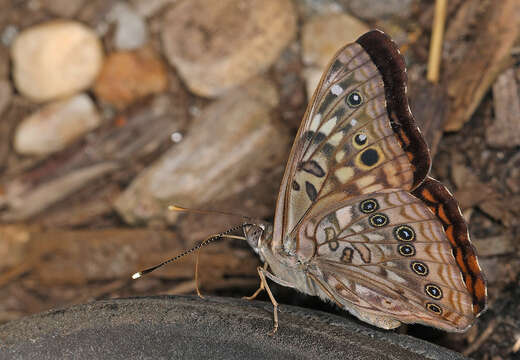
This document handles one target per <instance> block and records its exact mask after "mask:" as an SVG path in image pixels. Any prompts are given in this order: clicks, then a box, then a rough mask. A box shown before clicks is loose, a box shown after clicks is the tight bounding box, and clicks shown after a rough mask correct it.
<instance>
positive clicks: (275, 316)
mask: <svg viewBox="0 0 520 360" xmlns="http://www.w3.org/2000/svg"><path fill="white" fill-rule="evenodd" d="M264 268H266V266H265V265H264ZM264 268H261V267H258V275H259V276H260V279H261V281H262V285H260V286H261V287H263V288H265V291H267V295H269V299H271V303H272V304H273V322H274V325H273V330H271V331H270V332H269V335H271V336H272V335H274V334H275V333H276V331H278V302H277V301H276V300H275V298H274V296H273V293H272V292H271V289H270V288H269V285H268V284H267V280H266V278H265V274H266V273H267V274H269V273H268V272H267V270H265V269H264Z"/></svg>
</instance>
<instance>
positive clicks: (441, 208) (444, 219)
mask: <svg viewBox="0 0 520 360" xmlns="http://www.w3.org/2000/svg"><path fill="white" fill-rule="evenodd" d="M437 215H438V216H439V218H440V219H441V220H442V222H443V223H444V224H449V223H450V219H448V216H447V215H446V211H445V210H444V205H440V206H439V210H438V214H437Z"/></svg>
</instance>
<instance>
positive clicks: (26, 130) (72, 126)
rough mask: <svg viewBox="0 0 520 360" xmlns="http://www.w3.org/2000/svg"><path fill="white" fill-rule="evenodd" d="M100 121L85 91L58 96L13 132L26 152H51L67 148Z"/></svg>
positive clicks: (17, 147)
mask: <svg viewBox="0 0 520 360" xmlns="http://www.w3.org/2000/svg"><path fill="white" fill-rule="evenodd" d="M100 122H101V118H100V116H99V115H98V112H97V110H96V107H95V105H94V103H93V102H92V100H91V99H90V97H88V96H87V95H86V94H79V95H76V96H73V97H71V98H68V99H64V100H58V101H55V102H52V103H50V104H47V105H45V106H44V107H42V108H41V109H39V110H38V111H36V112H35V113H33V114H32V115H30V116H29V117H27V118H25V119H23V120H22V122H21V123H20V125H19V126H18V128H17V129H16V132H15V134H14V148H15V150H16V151H17V152H18V153H20V154H23V155H39V156H43V155H48V154H51V153H54V152H57V151H60V150H62V149H64V148H65V147H66V146H67V145H68V144H70V143H72V142H73V141H74V140H76V139H78V138H80V137H81V136H83V135H84V134H85V133H87V132H88V131H91V130H93V129H95V128H96V127H98V126H99V124H100Z"/></svg>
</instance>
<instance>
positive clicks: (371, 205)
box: [359, 199, 379, 214]
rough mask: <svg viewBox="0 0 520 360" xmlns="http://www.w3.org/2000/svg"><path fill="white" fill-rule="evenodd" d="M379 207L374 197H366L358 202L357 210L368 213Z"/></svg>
mask: <svg viewBox="0 0 520 360" xmlns="http://www.w3.org/2000/svg"><path fill="white" fill-rule="evenodd" d="M377 209H379V204H378V203H377V201H376V199H366V200H363V201H362V202H361V203H360V204H359V210H361V212H362V213H365V214H370V213H373V212H374V211H376V210H377Z"/></svg>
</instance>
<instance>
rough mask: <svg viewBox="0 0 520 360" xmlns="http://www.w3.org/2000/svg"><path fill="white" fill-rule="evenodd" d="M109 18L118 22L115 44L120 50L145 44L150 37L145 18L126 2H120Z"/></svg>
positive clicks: (131, 48)
mask: <svg viewBox="0 0 520 360" xmlns="http://www.w3.org/2000/svg"><path fill="white" fill-rule="evenodd" d="M108 20H109V21H113V22H115V23H116V32H115V34H114V45H115V47H116V49H118V50H133V49H137V48H140V47H141V46H143V45H144V44H145V43H146V41H147V39H148V29H147V27H146V22H145V20H144V19H143V18H142V17H141V15H139V14H138V13H137V12H136V11H135V10H134V9H133V8H132V7H131V6H129V5H128V4H127V3H126V2H118V3H117V4H115V5H114V7H113V8H112V9H111V11H110V12H109V14H108Z"/></svg>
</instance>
